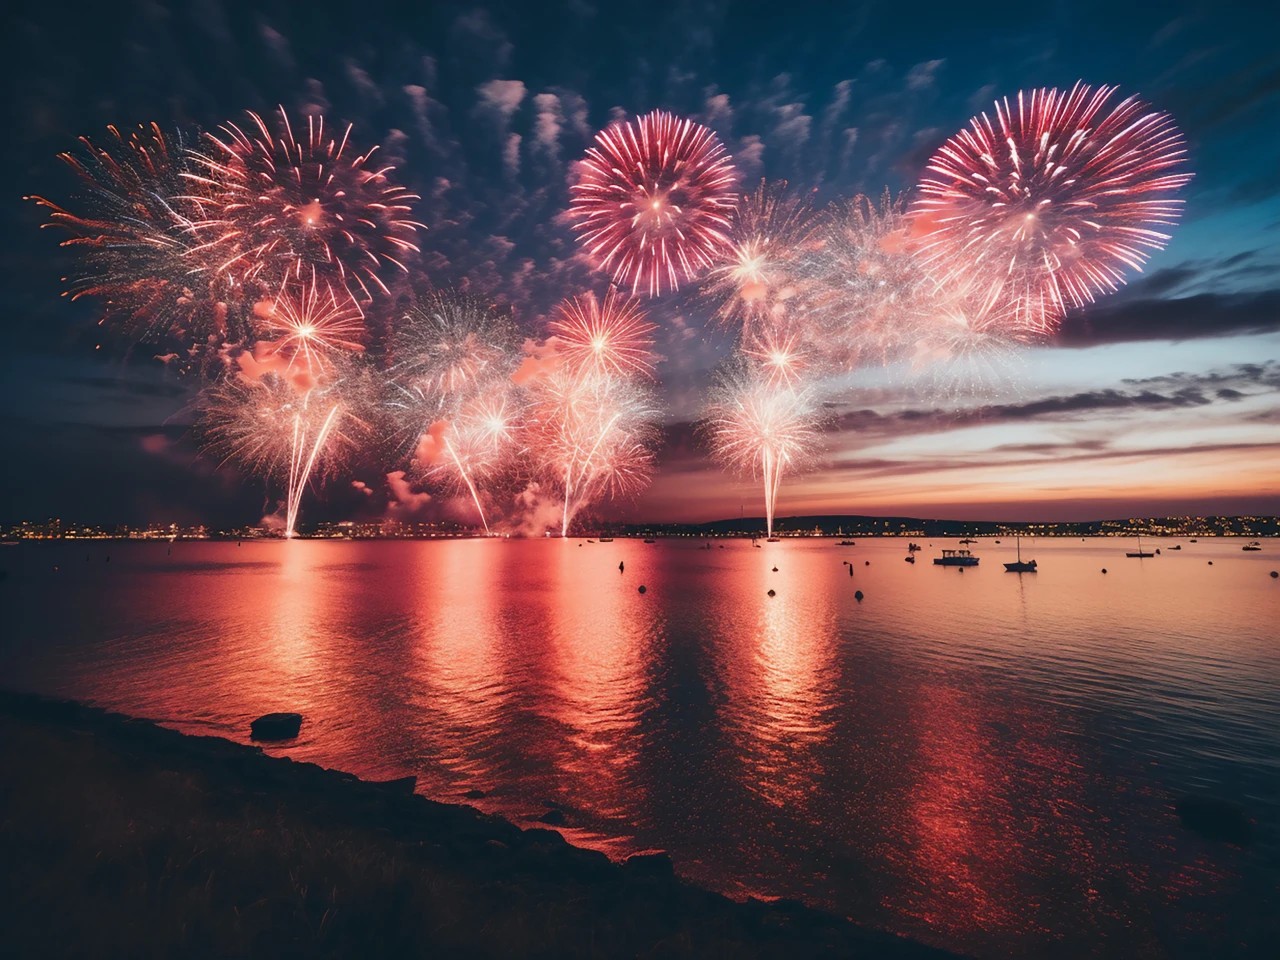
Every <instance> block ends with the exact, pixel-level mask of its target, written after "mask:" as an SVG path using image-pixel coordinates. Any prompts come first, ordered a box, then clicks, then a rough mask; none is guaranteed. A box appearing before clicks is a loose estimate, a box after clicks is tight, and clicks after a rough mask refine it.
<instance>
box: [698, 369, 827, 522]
mask: <svg viewBox="0 0 1280 960" xmlns="http://www.w3.org/2000/svg"><path fill="white" fill-rule="evenodd" d="M821 420H822V418H821V412H820V408H819V405H818V402H817V399H816V397H815V395H814V394H813V392H812V391H811V390H810V389H808V388H806V387H803V386H785V385H780V384H776V383H770V382H769V381H768V380H766V379H764V378H762V377H760V376H759V375H758V374H757V373H756V372H755V371H752V370H751V369H750V368H749V367H746V366H742V367H740V368H737V369H735V370H732V371H730V372H729V373H728V374H726V375H725V376H723V377H722V378H721V379H720V382H719V383H718V384H717V386H716V389H715V391H714V393H713V396H712V401H711V404H710V405H709V407H708V409H707V414H706V417H705V418H704V420H703V421H702V423H701V425H700V429H701V431H702V433H703V436H704V437H705V438H706V441H707V443H708V445H709V446H710V447H711V453H712V456H714V457H715V458H716V459H717V460H718V461H720V462H721V463H722V464H724V466H726V467H727V468H729V469H730V470H732V471H733V472H735V473H737V474H739V475H741V476H745V477H750V478H753V479H759V480H760V481H761V482H762V483H763V489H764V504H765V528H766V530H767V533H768V536H770V537H772V536H773V517H774V505H775V503H776V502H777V498H778V489H779V487H780V486H781V484H782V477H783V475H784V474H787V473H797V472H800V471H802V470H804V469H806V468H807V467H809V466H810V465H811V464H812V463H813V461H814V459H815V457H816V454H817V451H818V449H819V447H820V445H821V441H822V433H821V429H820V428H821Z"/></svg>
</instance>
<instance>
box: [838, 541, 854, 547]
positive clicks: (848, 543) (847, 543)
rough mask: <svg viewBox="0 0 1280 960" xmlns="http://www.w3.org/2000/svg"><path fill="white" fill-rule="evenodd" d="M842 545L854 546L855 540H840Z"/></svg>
mask: <svg viewBox="0 0 1280 960" xmlns="http://www.w3.org/2000/svg"><path fill="white" fill-rule="evenodd" d="M840 546H842V547H852V546H853V541H852V540H841V541H840Z"/></svg>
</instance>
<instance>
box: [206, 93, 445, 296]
mask: <svg viewBox="0 0 1280 960" xmlns="http://www.w3.org/2000/svg"><path fill="white" fill-rule="evenodd" d="M249 121H250V122H249V123H248V124H246V125H245V126H243V127H241V126H239V125H237V124H234V123H227V124H224V125H223V126H222V128H221V130H222V133H221V135H220V136H219V135H214V134H206V139H207V144H208V147H207V150H206V151H205V152H198V153H193V154H192V158H193V160H194V162H195V163H196V165H197V166H198V168H199V170H198V172H193V173H186V174H184V178H185V179H186V180H187V181H188V182H189V183H190V184H191V185H192V194H191V199H192V201H193V202H194V203H195V204H196V206H197V207H198V208H199V210H200V216H199V218H198V219H196V222H195V223H194V225H193V230H194V232H195V234H196V235H197V236H198V237H199V238H200V241H201V244H202V247H203V248H206V249H209V250H212V251H214V253H215V255H216V256H217V257H218V259H219V266H218V270H219V273H225V274H229V275H231V276H233V277H235V278H237V279H239V280H240V281H241V282H246V281H249V280H252V279H254V278H263V279H265V280H266V281H267V282H268V283H270V284H272V285H275V284H278V283H280V282H282V281H283V280H285V279H287V278H290V277H292V278H293V279H294V280H304V279H307V278H308V276H309V275H312V274H313V273H317V272H318V273H319V274H320V275H321V278H322V279H325V280H329V281H332V282H333V283H335V284H339V285H342V286H344V287H346V288H347V289H348V290H349V291H350V292H351V293H352V295H353V296H355V297H356V298H357V299H359V300H362V301H364V302H369V301H371V300H372V299H373V297H374V295H375V294H377V293H384V294H385V293H387V292H388V290H387V286H386V283H385V282H384V281H383V279H382V277H383V275H384V274H385V273H386V271H387V269H388V268H390V269H395V270H399V271H402V272H406V273H407V272H408V271H407V267H406V266H405V262H404V261H405V258H406V257H407V256H409V255H412V254H416V253H417V252H418V247H417V246H416V244H415V243H414V242H413V241H414V234H415V232H416V231H417V230H418V229H419V228H420V227H422V224H420V223H417V222H416V221H414V220H412V219H410V218H411V215H412V208H411V203H412V201H414V200H417V199H419V197H418V196H417V195H415V194H411V193H409V192H408V191H407V190H406V189H405V188H404V187H401V186H399V185H398V184H396V183H395V182H394V181H393V180H392V179H391V176H390V175H391V173H392V171H393V169H394V168H393V167H390V166H383V167H379V166H378V164H377V163H376V161H375V159H374V154H375V152H376V150H377V149H378V148H377V147H374V148H372V149H371V150H369V151H368V152H366V153H358V152H357V151H356V150H355V149H354V148H352V147H351V146H350V144H349V137H350V133H351V127H350V126H348V127H347V128H346V130H344V131H343V132H342V135H341V136H340V137H337V138H334V137H331V136H328V135H326V132H325V123H324V118H323V117H316V116H310V117H308V118H307V121H306V128H305V135H304V136H303V137H301V138H297V137H295V135H294V129H293V125H292V124H291V123H290V121H289V116H288V114H287V113H285V111H284V108H283V107H281V108H280V111H279V120H278V123H277V124H276V129H275V130H272V129H271V128H270V127H268V125H267V123H266V121H264V120H263V119H262V117H260V116H259V115H258V114H256V113H253V112H252V111H250V112H249Z"/></svg>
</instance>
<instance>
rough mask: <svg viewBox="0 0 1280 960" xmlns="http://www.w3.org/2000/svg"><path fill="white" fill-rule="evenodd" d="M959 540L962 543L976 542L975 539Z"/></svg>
mask: <svg viewBox="0 0 1280 960" xmlns="http://www.w3.org/2000/svg"><path fill="white" fill-rule="evenodd" d="M960 542H961V543H962V544H964V543H977V542H978V541H977V540H961V541H960Z"/></svg>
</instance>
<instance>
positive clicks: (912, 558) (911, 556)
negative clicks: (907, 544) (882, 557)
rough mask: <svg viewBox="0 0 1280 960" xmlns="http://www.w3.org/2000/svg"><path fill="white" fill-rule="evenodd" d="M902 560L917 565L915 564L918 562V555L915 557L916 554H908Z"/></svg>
mask: <svg viewBox="0 0 1280 960" xmlns="http://www.w3.org/2000/svg"><path fill="white" fill-rule="evenodd" d="M902 559H903V560H905V561H907V563H915V562H916V555H915V554H914V553H908V554H907V555H906V556H905V557H903V558H902Z"/></svg>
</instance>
